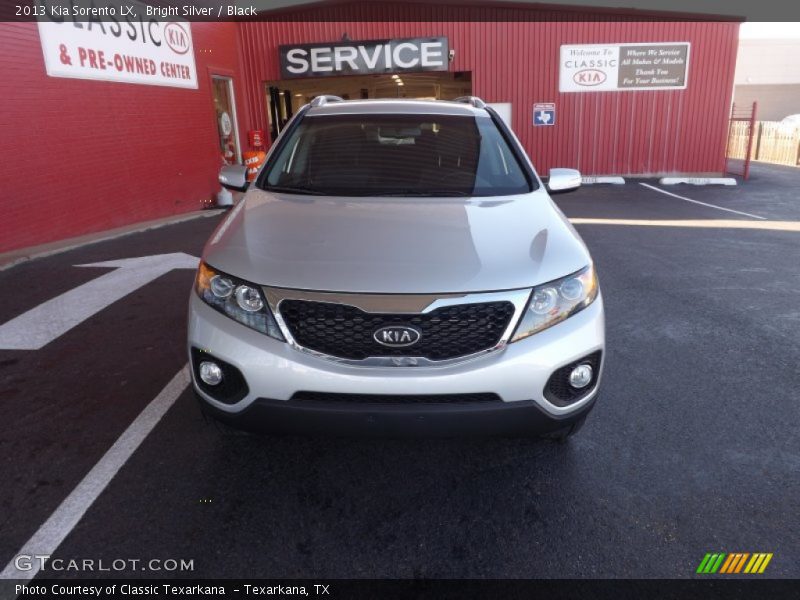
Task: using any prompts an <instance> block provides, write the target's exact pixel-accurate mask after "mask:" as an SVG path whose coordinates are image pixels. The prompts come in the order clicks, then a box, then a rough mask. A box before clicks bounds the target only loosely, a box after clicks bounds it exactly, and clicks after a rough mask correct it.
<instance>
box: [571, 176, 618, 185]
mask: <svg viewBox="0 0 800 600" xmlns="http://www.w3.org/2000/svg"><path fill="white" fill-rule="evenodd" d="M581 183H583V184H584V185H591V184H593V183H611V184H613V185H625V178H624V177H610V176H599V177H593V176H584V177H581Z"/></svg>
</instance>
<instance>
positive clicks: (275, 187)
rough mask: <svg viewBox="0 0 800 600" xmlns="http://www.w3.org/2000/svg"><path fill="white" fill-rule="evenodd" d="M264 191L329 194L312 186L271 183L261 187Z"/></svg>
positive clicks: (310, 194) (316, 194) (314, 194)
mask: <svg viewBox="0 0 800 600" xmlns="http://www.w3.org/2000/svg"><path fill="white" fill-rule="evenodd" d="M263 189H264V191H265V192H278V193H281V194H305V195H307V196H328V195H329V194H328V193H326V192H324V191H321V190H315V189H313V188H304V187H294V186H291V185H271V186H269V187H265V188H263Z"/></svg>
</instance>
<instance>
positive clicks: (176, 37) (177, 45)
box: [164, 23, 189, 54]
mask: <svg viewBox="0 0 800 600" xmlns="http://www.w3.org/2000/svg"><path fill="white" fill-rule="evenodd" d="M164 39H165V40H166V42H167V46H169V47H170V48H172V51H173V52H175V54H186V53H187V52H188V51H189V36H188V35H187V34H186V30H185V29H184V28H183V27H181V26H180V25H178V24H177V23H167V24H166V26H165V27H164Z"/></svg>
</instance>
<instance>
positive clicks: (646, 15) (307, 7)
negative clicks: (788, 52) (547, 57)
mask: <svg viewBox="0 0 800 600" xmlns="http://www.w3.org/2000/svg"><path fill="white" fill-rule="evenodd" d="M365 4H366V5H368V4H372V5H375V6H381V5H403V6H409V5H421V6H430V0H316V1H311V2H308V3H305V4H298V5H292V6H284V7H280V8H274V9H269V10H264V11H260V12H259V13H258V17H256V19H255V20H259V19H260V18H263V17H269V18H270V19H280V18H286V17H291V20H298V21H299V20H305V21H315V20H316V21H322V20H326V19H324V18H321V17H315V15H313V14H307V13H313V12H315V11H317V10H319V9H322V8H331V7H336V8H341V7H344V6H347V5H365ZM436 6H437V7H448V8H458V7H463V8H484V9H485V8H490V9H506V10H516V11H530V12H531V13H537V12H540V13H556V12H561V13H567V14H576V15H577V14H581V13H583V14H587V13H588V14H591V15H598V16H601V17H608V18H609V19H610V20H613V18H614V17H624V18H625V19H626V20H634V21H635V20H637V19H639V20H642V21H724V22H735V23H741V22H743V21H745V20H746V19H745V17H743V16H737V15H721V14H711V13H700V12H698V13H687V12H673V11H666V10H651V9H639V8H627V7H600V6H588V5H577V4H556V3H545V2H512V1H508V0H438V1H437V3H436ZM532 20H540V21H548V20H553V21H556V20H562V19H558V18H554V17H553V16H549V17H548V16H547V15H544V16H543V18H541V19H532ZM576 20H578V19H576Z"/></svg>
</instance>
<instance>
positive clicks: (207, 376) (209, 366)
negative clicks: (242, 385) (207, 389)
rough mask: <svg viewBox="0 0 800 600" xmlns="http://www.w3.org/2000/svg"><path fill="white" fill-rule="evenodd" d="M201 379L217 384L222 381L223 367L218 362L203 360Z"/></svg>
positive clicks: (207, 382)
mask: <svg viewBox="0 0 800 600" xmlns="http://www.w3.org/2000/svg"><path fill="white" fill-rule="evenodd" d="M200 379H202V380H203V383H206V384H208V385H217V384H218V383H219V382H220V381H222V369H220V368H219V365H218V364H217V363H213V362H209V361H207V360H206V361H203V362H201V363H200Z"/></svg>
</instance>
